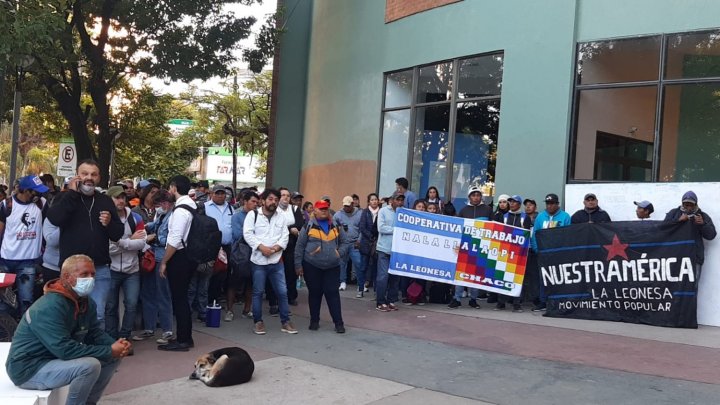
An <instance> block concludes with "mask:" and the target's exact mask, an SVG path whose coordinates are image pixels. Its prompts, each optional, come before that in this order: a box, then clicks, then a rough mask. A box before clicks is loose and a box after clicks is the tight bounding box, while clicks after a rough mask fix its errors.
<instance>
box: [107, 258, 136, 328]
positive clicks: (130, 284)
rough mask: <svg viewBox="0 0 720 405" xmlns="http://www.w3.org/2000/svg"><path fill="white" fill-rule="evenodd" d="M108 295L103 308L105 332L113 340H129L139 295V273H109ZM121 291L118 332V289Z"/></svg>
mask: <svg viewBox="0 0 720 405" xmlns="http://www.w3.org/2000/svg"><path fill="white" fill-rule="evenodd" d="M110 273H111V274H110V294H109V297H108V301H107V305H106V306H105V332H107V334H108V335H110V336H112V337H113V338H115V339H117V338H126V339H127V338H129V337H130V333H131V332H132V330H133V325H134V324H135V313H136V312H137V303H138V296H139V295H140V273H138V272H135V273H129V274H128V273H121V272H119V271H111V272H110ZM121 288H122V290H123V305H124V306H125V313H124V314H123V319H122V326H121V327H120V332H118V324H119V323H120V319H119V315H118V312H119V309H120V289H121Z"/></svg>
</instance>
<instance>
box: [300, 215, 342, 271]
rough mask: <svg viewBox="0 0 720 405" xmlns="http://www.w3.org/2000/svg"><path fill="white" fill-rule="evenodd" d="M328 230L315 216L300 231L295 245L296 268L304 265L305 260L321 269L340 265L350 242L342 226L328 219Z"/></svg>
mask: <svg viewBox="0 0 720 405" xmlns="http://www.w3.org/2000/svg"><path fill="white" fill-rule="evenodd" d="M327 224H328V226H327V231H326V230H325V229H323V228H324V227H323V226H321V224H319V223H318V220H317V219H315V216H311V217H310V222H308V223H307V225H305V227H304V228H303V229H302V230H301V231H300V234H299V235H298V241H297V244H296V245H295V269H299V268H301V267H302V266H303V264H302V263H303V260H304V261H306V262H308V263H309V264H311V265H313V266H314V267H317V268H319V269H331V268H334V267H339V266H340V261H341V259H340V258H341V257H343V256H344V255H345V253H346V252H347V250H348V248H349V247H350V244H349V242H348V240H347V237H346V235H345V231H344V230H343V228H342V226H340V225H339V224H337V223H333V221H332V219H328V223H327Z"/></svg>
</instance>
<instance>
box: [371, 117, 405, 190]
mask: <svg viewBox="0 0 720 405" xmlns="http://www.w3.org/2000/svg"><path fill="white" fill-rule="evenodd" d="M409 141H410V109H407V110H398V111H388V112H386V113H385V114H384V118H383V137H382V155H381V158H382V159H381V161H380V188H379V190H378V191H379V192H380V196H383V197H387V196H389V195H390V194H392V193H393V191H395V179H397V178H398V177H404V176H405V175H406V174H405V173H406V172H407V159H408V142H409Z"/></svg>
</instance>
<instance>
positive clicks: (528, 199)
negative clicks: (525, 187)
mask: <svg viewBox="0 0 720 405" xmlns="http://www.w3.org/2000/svg"><path fill="white" fill-rule="evenodd" d="M527 203H532V204H533V205H537V203H536V202H535V200H533V199H532V198H526V199H525V201H523V205H525V204H527Z"/></svg>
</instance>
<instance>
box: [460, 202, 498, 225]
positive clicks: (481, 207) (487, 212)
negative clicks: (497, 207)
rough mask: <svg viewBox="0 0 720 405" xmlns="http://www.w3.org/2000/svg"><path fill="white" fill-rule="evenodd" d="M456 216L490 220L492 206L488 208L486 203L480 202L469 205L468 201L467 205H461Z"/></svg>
mask: <svg viewBox="0 0 720 405" xmlns="http://www.w3.org/2000/svg"><path fill="white" fill-rule="evenodd" d="M458 216H459V217H460V218H470V219H481V220H485V221H490V220H492V218H493V212H492V208H490V206H489V205H487V204H483V203H480V204H478V205H471V204H470V203H468V205H466V206H464V207H462V209H461V210H460V213H458Z"/></svg>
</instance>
